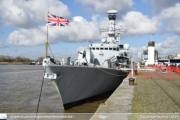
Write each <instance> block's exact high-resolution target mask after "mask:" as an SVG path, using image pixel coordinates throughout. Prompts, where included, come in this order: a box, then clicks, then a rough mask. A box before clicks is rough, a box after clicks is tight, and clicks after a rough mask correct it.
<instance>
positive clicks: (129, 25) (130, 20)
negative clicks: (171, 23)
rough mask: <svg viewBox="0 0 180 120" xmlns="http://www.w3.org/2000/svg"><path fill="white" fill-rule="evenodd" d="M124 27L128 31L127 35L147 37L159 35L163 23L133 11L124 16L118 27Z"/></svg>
mask: <svg viewBox="0 0 180 120" xmlns="http://www.w3.org/2000/svg"><path fill="white" fill-rule="evenodd" d="M121 24H122V25H124V26H125V28H126V29H127V33H126V34H125V35H147V34H152V33H155V32H156V33H157V32H158V31H159V27H160V25H161V23H160V22H159V21H158V20H157V19H155V18H152V19H150V18H149V17H148V16H145V15H143V14H142V13H141V12H135V11H131V12H128V13H127V14H126V15H125V16H123V18H122V21H121V22H118V25H121Z"/></svg>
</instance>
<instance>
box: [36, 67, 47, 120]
mask: <svg viewBox="0 0 180 120" xmlns="http://www.w3.org/2000/svg"><path fill="white" fill-rule="evenodd" d="M45 72H46V66H45V69H44V75H45ZM44 75H43V80H42V85H41V91H40V95H39V101H38V106H37V110H36V116H37V113H38V110H39V103H40V99H41V93H42V87H43V83H44ZM35 120H36V118H35Z"/></svg>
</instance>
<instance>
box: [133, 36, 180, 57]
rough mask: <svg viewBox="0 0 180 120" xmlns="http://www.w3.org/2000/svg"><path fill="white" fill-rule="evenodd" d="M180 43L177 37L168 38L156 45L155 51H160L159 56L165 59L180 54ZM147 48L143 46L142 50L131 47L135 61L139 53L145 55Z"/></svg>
mask: <svg viewBox="0 0 180 120" xmlns="http://www.w3.org/2000/svg"><path fill="white" fill-rule="evenodd" d="M179 47H180V42H178V40H177V36H174V37H167V40H165V41H163V42H161V43H155V49H156V50H157V51H158V54H159V56H161V57H165V56H167V55H171V54H174V55H176V54H178V53H180V49H179ZM145 49H146V47H145V46H143V47H141V48H136V47H131V48H130V52H131V54H132V55H133V57H134V59H135V60H136V58H137V56H138V53H139V52H140V53H141V54H142V53H143V50H145Z"/></svg>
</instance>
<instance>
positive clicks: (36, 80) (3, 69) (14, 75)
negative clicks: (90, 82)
mask: <svg viewBox="0 0 180 120" xmlns="http://www.w3.org/2000/svg"><path fill="white" fill-rule="evenodd" d="M43 72H44V70H43V67H42V66H41V65H0V113H36V110H37V105H38V100H39V95H40V90H41V84H42V80H43ZM111 94H112V92H109V93H106V94H103V95H101V96H99V97H97V98H94V99H91V100H89V101H87V102H86V103H84V104H82V105H79V106H76V107H73V108H71V109H68V110H66V111H64V108H63V104H62V100H61V99H60V97H59V94H58V92H57V90H56V88H55V86H54V85H53V84H52V83H51V81H50V80H49V79H45V80H44V84H43V89H42V94H41V101H40V105H39V113H94V112H95V111H96V110H97V108H98V106H99V105H100V103H103V102H105V101H106V99H107V98H108V97H109V96H110V95H111Z"/></svg>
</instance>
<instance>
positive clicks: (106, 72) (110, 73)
mask: <svg viewBox="0 0 180 120" xmlns="http://www.w3.org/2000/svg"><path fill="white" fill-rule="evenodd" d="M97 69H99V70H101V71H103V72H105V73H107V74H110V75H114V76H126V75H116V74H112V73H110V72H107V71H104V70H102V69H100V68H97Z"/></svg>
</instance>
